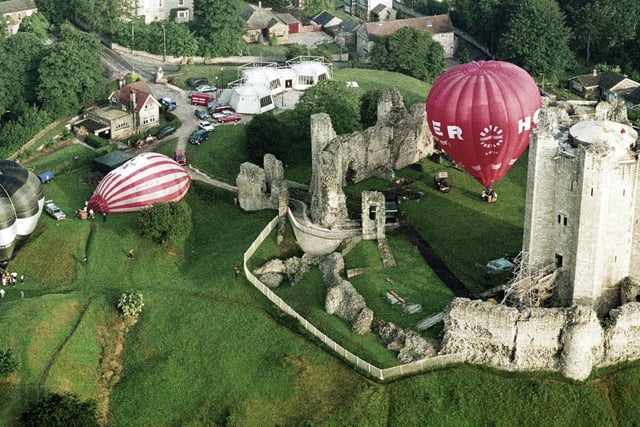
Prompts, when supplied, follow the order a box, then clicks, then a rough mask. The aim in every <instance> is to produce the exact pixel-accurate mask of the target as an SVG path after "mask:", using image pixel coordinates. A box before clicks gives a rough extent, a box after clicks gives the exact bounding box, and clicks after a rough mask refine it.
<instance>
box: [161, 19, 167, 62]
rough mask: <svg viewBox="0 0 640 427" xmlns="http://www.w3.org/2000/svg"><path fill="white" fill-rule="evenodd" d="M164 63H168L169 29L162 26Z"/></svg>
mask: <svg viewBox="0 0 640 427" xmlns="http://www.w3.org/2000/svg"><path fill="white" fill-rule="evenodd" d="M162 62H167V29H166V28H165V26H164V24H162Z"/></svg>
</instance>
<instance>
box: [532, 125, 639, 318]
mask: <svg viewBox="0 0 640 427" xmlns="http://www.w3.org/2000/svg"><path fill="white" fill-rule="evenodd" d="M637 138H638V134H637V132H636V131H635V130H634V129H633V128H632V127H631V126H627V125H624V124H621V123H617V122H613V121H609V120H596V121H592V120H590V121H581V122H578V123H576V124H574V125H573V126H571V127H570V128H569V129H564V130H561V129H556V130H550V131H549V130H545V129H541V130H540V131H539V132H538V134H537V138H536V141H535V142H534V143H533V144H531V148H530V154H529V156H530V157H529V162H530V163H529V174H528V182H527V209H526V218H525V225H524V227H525V232H524V243H523V250H524V251H525V252H527V253H528V254H529V260H530V262H531V263H534V264H536V263H537V264H539V265H540V266H542V265H547V264H550V263H554V264H555V266H556V269H557V276H556V286H557V288H556V303H557V304H558V305H562V306H570V305H573V304H578V305H585V306H589V307H592V308H593V309H595V310H596V312H597V313H598V314H600V315H603V314H606V313H607V312H608V311H609V310H610V309H612V308H614V307H617V306H618V305H620V302H621V292H620V284H621V281H622V280H623V279H625V278H627V277H629V276H632V277H640V276H638V268H639V266H640V263H638V262H635V263H634V262H632V260H633V258H634V257H633V255H636V257H635V258H636V259H638V258H637V254H638V252H639V251H640V240H639V237H640V230H639V226H638V218H639V217H638V214H639V213H640V211H639V209H640V203H638V202H637V200H640V186H639V182H638V179H639V173H638V172H639V170H640V169H639V167H640V162H638V154H637V153H636V151H635V150H634V148H635V144H636V140H637ZM624 302H626V301H624Z"/></svg>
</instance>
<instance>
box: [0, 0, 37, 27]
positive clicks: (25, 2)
mask: <svg viewBox="0 0 640 427" xmlns="http://www.w3.org/2000/svg"><path fill="white" fill-rule="evenodd" d="M34 13H38V7H37V6H36V4H35V2H34V1H33V0H7V1H1V2H0V15H2V17H3V18H4V22H5V25H6V26H7V29H8V31H9V34H10V35H13V34H15V33H17V32H18V28H20V24H21V23H22V20H23V19H24V18H26V17H27V16H31V15H33V14H34Z"/></svg>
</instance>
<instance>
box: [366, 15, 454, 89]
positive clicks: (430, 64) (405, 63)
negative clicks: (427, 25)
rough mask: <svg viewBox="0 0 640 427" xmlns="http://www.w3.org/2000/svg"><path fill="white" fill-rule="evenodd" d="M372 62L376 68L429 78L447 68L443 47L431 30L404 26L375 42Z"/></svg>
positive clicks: (420, 78) (425, 79) (427, 80)
mask: <svg viewBox="0 0 640 427" xmlns="http://www.w3.org/2000/svg"><path fill="white" fill-rule="evenodd" d="M379 45H380V46H379ZM371 62H372V63H373V64H374V66H376V67H377V68H387V69H389V70H395V71H398V72H400V73H402V74H406V75H408V76H412V77H415V78H416V79H419V80H422V81H426V82H429V81H433V80H435V78H436V77H437V76H438V75H440V73H442V71H443V70H444V48H443V47H442V45H440V43H438V42H437V41H435V40H433V34H431V32H429V31H420V30H416V29H415V28H411V27H403V28H401V29H399V30H398V31H396V32H395V33H393V34H391V35H390V36H388V37H382V38H381V39H379V40H378V41H377V42H376V44H375V45H374V46H373V53H372V58H371Z"/></svg>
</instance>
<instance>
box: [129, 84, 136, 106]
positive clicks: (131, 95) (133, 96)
mask: <svg viewBox="0 0 640 427" xmlns="http://www.w3.org/2000/svg"><path fill="white" fill-rule="evenodd" d="M137 103H138V102H137V99H136V90H135V89H133V88H132V89H131V92H129V108H130V109H131V111H135V110H136V104H137Z"/></svg>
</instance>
